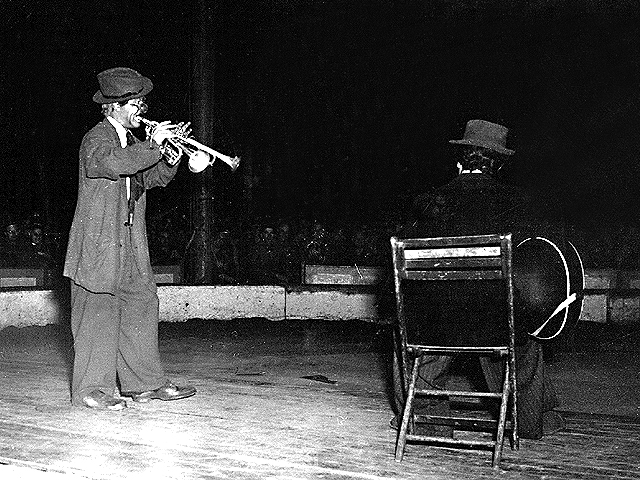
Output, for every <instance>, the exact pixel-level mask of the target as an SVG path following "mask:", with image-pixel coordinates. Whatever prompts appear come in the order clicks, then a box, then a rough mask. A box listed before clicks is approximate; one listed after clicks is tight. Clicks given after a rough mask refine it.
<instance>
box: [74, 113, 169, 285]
mask: <svg viewBox="0 0 640 480" xmlns="http://www.w3.org/2000/svg"><path fill="white" fill-rule="evenodd" d="M161 157H162V154H161V152H160V149H159V148H158V147H157V145H155V144H154V143H153V142H151V141H150V140H146V141H143V142H141V141H137V142H136V143H135V144H134V145H131V146H128V147H126V148H122V146H121V145H120V139H119V137H118V133H117V132H116V130H115V128H114V127H113V125H111V123H110V122H109V121H108V120H107V119H106V118H105V119H104V120H103V121H102V122H100V123H98V124H97V125H96V126H95V127H93V128H92V129H91V130H90V131H89V132H87V134H86V135H85V136H84V138H83V140H82V144H81V146H80V163H79V172H78V201H77V204H76V210H75V214H74V218H73V223H72V225H71V230H70V233H69V244H68V247H67V255H66V259H65V265H64V276H66V277H68V278H70V279H71V280H73V281H74V282H75V283H76V284H78V285H80V286H81V287H83V288H85V289H87V290H89V291H91V292H94V293H111V294H114V293H115V292H116V290H117V285H118V281H119V278H120V268H121V264H122V257H121V256H122V251H123V249H122V247H123V245H125V240H127V236H129V235H131V243H132V246H133V252H134V257H135V261H136V263H137V265H138V268H139V270H140V273H141V274H142V276H143V278H144V280H145V281H146V282H147V283H148V285H149V288H150V289H152V290H153V291H155V289H156V285H155V282H154V277H153V272H152V270H151V262H150V260H149V246H148V241H147V229H146V220H145V210H146V202H147V199H146V192H145V193H143V194H142V196H141V197H140V198H139V199H138V201H137V202H136V205H135V214H134V219H133V225H132V226H131V227H128V226H126V225H125V223H126V222H127V219H128V212H129V210H128V202H127V185H126V177H127V176H131V175H135V174H136V173H137V172H139V171H141V172H143V176H144V185H145V189H149V188H153V187H157V186H166V185H167V184H168V183H169V182H170V181H171V180H172V179H173V177H174V176H175V174H176V172H177V165H176V166H173V167H171V166H169V165H168V164H167V163H166V162H164V161H160V159H161ZM132 180H133V179H132Z"/></svg>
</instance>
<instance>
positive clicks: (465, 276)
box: [404, 270, 503, 281]
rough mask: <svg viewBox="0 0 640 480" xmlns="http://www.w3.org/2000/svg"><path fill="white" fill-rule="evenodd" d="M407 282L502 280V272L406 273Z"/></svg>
mask: <svg viewBox="0 0 640 480" xmlns="http://www.w3.org/2000/svg"><path fill="white" fill-rule="evenodd" d="M404 278H405V279H406V280H434V281H435V280H500V279H501V278H503V275H502V270H416V271H407V272H405V275H404Z"/></svg>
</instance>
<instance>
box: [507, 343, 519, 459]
mask: <svg viewBox="0 0 640 480" xmlns="http://www.w3.org/2000/svg"><path fill="white" fill-rule="evenodd" d="M509 367H510V368H509V372H510V374H511V376H510V378H509V383H510V389H511V421H512V425H513V430H512V431H511V449H512V450H519V449H520V435H518V401H517V400H518V389H517V385H516V382H517V380H516V359H515V354H513V353H512V356H511V358H510V361H509Z"/></svg>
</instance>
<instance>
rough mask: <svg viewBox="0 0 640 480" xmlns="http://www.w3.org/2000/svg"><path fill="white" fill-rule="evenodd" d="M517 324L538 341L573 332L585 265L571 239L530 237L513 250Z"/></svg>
mask: <svg viewBox="0 0 640 480" xmlns="http://www.w3.org/2000/svg"><path fill="white" fill-rule="evenodd" d="M513 284H514V291H515V297H514V308H515V315H516V317H515V318H516V323H519V322H522V323H521V324H524V325H525V326H526V329H527V332H528V333H529V335H531V336H532V337H534V338H536V339H538V340H553V339H557V338H558V337H559V336H560V335H561V334H566V333H567V332H569V331H571V330H572V329H573V328H574V327H575V326H576V324H577V323H578V320H579V319H580V314H581V313H582V302H583V297H584V266H583V264H582V259H581V258H580V254H579V253H578V250H577V249H576V248H575V247H574V245H573V244H572V243H571V242H569V241H566V240H565V241H563V242H554V241H552V240H550V239H549V238H545V237H529V238H526V239H524V240H522V241H521V242H520V243H518V244H517V245H516V246H515V248H514V249H513Z"/></svg>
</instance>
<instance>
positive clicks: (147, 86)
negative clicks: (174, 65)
mask: <svg viewBox="0 0 640 480" xmlns="http://www.w3.org/2000/svg"><path fill="white" fill-rule="evenodd" d="M151 90H153V82H152V81H151V80H150V79H148V78H147V77H142V90H140V91H139V92H136V93H128V94H127V95H123V96H122V97H117V98H113V97H109V98H107V97H105V96H104V95H102V92H101V91H100V90H98V91H97V92H96V93H94V94H93V101H94V102H96V103H100V104H105V103H115V102H126V101H129V100H133V99H134V98H140V97H144V96H145V95H146V94H148V93H149V92H150V91H151Z"/></svg>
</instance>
